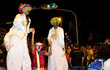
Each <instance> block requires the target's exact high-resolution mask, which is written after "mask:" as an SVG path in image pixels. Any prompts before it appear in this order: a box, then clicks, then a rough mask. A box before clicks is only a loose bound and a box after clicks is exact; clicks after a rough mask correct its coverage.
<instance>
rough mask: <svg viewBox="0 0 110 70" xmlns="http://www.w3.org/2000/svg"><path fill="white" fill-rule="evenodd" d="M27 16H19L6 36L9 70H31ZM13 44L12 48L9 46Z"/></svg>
mask: <svg viewBox="0 0 110 70" xmlns="http://www.w3.org/2000/svg"><path fill="white" fill-rule="evenodd" d="M23 23H27V22H26V15H25V14H17V16H16V17H15V19H14V22H13V26H12V27H11V28H10V30H9V32H8V33H7V34H6V35H5V38H4V43H5V47H6V50H7V51H8V53H7V70H31V60H30V56H29V53H28V47H27V35H28V32H29V31H28V30H27V26H28V25H29V24H28V25H27V26H26V25H23ZM10 43H11V44H12V46H10V45H9V44H10Z"/></svg>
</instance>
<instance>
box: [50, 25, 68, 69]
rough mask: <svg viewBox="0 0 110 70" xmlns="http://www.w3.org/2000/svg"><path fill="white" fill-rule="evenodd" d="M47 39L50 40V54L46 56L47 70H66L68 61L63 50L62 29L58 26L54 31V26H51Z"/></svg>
mask: <svg viewBox="0 0 110 70" xmlns="http://www.w3.org/2000/svg"><path fill="white" fill-rule="evenodd" d="M48 39H49V40H51V41H52V55H51V56H49V57H48V70H68V63H67V60H66V57H65V54H64V51H63V47H64V31H63V29H62V28H61V27H58V28H57V29H56V31H55V29H54V27H52V28H51V29H50V31H49V34H48Z"/></svg>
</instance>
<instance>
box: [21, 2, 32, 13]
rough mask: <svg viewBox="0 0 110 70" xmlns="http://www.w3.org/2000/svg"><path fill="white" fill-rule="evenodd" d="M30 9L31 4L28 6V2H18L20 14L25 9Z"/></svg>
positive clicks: (25, 10)
mask: <svg viewBox="0 0 110 70" xmlns="http://www.w3.org/2000/svg"><path fill="white" fill-rule="evenodd" d="M31 9H32V6H30V5H29V4H22V3H21V4H20V6H19V12H20V13H21V14H22V13H25V12H27V11H31Z"/></svg>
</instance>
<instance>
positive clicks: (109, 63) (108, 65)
mask: <svg viewBox="0 0 110 70" xmlns="http://www.w3.org/2000/svg"><path fill="white" fill-rule="evenodd" d="M104 70H110V58H109V59H108V60H106V61H105V62H104Z"/></svg>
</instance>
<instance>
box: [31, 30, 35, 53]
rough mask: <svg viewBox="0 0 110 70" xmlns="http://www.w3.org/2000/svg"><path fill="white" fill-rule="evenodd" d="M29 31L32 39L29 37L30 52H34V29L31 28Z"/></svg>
mask: <svg viewBox="0 0 110 70" xmlns="http://www.w3.org/2000/svg"><path fill="white" fill-rule="evenodd" d="M31 32H32V39H31V48H32V52H34V48H35V47H34V35H35V29H34V28H31Z"/></svg>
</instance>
